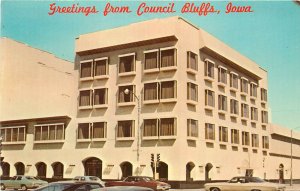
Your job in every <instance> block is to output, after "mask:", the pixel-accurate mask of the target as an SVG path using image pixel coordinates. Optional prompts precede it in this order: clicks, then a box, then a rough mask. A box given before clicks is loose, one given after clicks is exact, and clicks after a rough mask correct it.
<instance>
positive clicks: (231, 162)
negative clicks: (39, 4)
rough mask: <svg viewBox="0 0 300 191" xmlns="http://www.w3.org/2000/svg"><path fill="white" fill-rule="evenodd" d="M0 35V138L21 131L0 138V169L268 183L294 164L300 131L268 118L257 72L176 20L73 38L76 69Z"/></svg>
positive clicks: (263, 76)
mask: <svg viewBox="0 0 300 191" xmlns="http://www.w3.org/2000/svg"><path fill="white" fill-rule="evenodd" d="M2 40H4V41H5V42H6V44H7V46H8V47H5V50H6V54H5V57H4V58H1V59H2V60H5V62H4V63H5V64H4V66H5V67H7V68H8V69H6V70H4V71H6V72H5V74H6V76H2V75H1V77H2V79H1V85H2V87H3V88H1V89H4V90H7V93H5V94H2V93H1V97H3V99H2V100H1V102H0V103H1V105H2V104H3V105H4V106H5V107H1V113H0V116H1V119H0V121H1V134H2V135H4V136H5V137H9V135H10V136H11V137H14V136H12V134H14V135H15V133H14V132H17V131H18V132H21V135H20V137H22V138H21V139H20V140H21V141H20V142H19V141H18V140H19V139H18V138H17V139H16V138H14V139H12V138H11V139H4V142H3V143H4V144H5V145H4V147H3V152H2V153H3V156H4V163H3V165H2V171H3V175H7V176H12V175H15V174H20V173H23V174H24V173H25V174H30V175H38V176H41V177H45V178H72V177H74V176H76V175H95V176H98V177H100V178H102V179H120V178H122V177H126V176H128V175H147V176H154V174H155V177H156V178H160V179H162V180H168V181H179V182H181V181H209V180H224V179H229V178H231V177H232V176H236V175H245V174H249V175H250V174H254V175H255V176H259V177H262V178H266V179H274V180H278V179H279V178H282V179H289V178H290V177H289V175H290V174H291V173H290V172H291V164H293V165H292V166H293V169H297V167H298V168H299V166H300V158H299V156H300V153H299V152H300V149H299V141H300V135H299V133H298V134H297V133H295V132H294V138H293V139H289V138H290V136H289V134H288V130H284V128H282V127H278V126H273V125H270V123H269V121H268V115H269V109H268V108H269V105H268V99H267V97H268V96H267V92H268V90H267V89H268V87H267V72H266V71H265V70H264V69H262V68H261V67H260V66H259V65H257V64H256V63H255V62H253V61H252V60H250V59H248V58H246V57H245V56H243V55H241V54H240V53H238V52H237V51H235V50H234V49H232V48H230V47H229V46H228V45H226V44H224V43H223V42H221V41H220V40H218V39H216V38H215V37H213V36H212V35H210V34H209V33H207V32H205V31H204V30H202V29H200V28H197V27H195V26H194V25H192V24H191V23H189V22H187V21H186V20H184V19H182V18H180V17H171V18H166V19H154V20H149V21H144V22H140V23H134V24H131V25H128V26H124V27H119V28H114V29H109V30H104V31H99V32H94V33H89V34H83V35H80V36H79V37H78V38H77V39H76V45H75V51H76V59H75V65H72V64H71V63H69V62H66V61H63V60H61V59H58V58H55V57H54V56H53V55H51V54H49V53H45V52H42V51H40V50H36V49H33V48H30V47H27V46H26V45H24V44H21V43H17V42H14V41H11V40H9V39H2ZM1 44H5V43H1ZM17 48H20V49H22V51H21V50H20V51H18V52H25V53H24V54H23V55H22V54H18V55H16V54H14V51H13V50H16V49H17ZM23 49H24V50H23ZM26 51H28V52H26ZM20 60H22V65H20V68H19V69H20V71H22V72H20V71H19V73H21V74H22V78H19V76H20V75H18V74H19V73H18V72H17V71H15V69H16V68H15V67H14V66H15V65H16V64H18V63H19V62H20ZM12 64H13V65H12ZM23 64H24V65H23ZM25 64H27V65H28V66H27V65H25ZM7 65H8V66H7ZM23 67H24V68H26V70H25V69H24V70H21V68H23ZM72 67H73V68H72ZM2 68H3V67H2ZM8 75H10V76H15V78H13V79H11V78H9V76H8ZM20 79H22V81H21V82H20ZM15 85H17V86H21V87H22V88H15ZM23 91H24V93H23V94H22V92H23ZM15 94H17V95H18V96H16V95H15ZM14 96H15V97H14ZM13 98H16V99H13ZM21 98H22V99H21ZM22 100H28V102H22ZM8 103H13V104H8ZM17 103H18V104H17ZM19 107H20V108H19ZM6 111H7V113H6ZM2 113H5V115H2ZM8 129H12V130H8ZM9 133H10V134H9ZM19 134H20V133H19ZM19 134H18V135H19ZM290 140H292V144H291V142H290ZM290 145H293V147H294V148H293V147H292V148H293V151H292V155H293V157H291V153H290V152H289V151H290V149H288V148H290ZM34 155H35V156H36V155H38V156H41V157H37V158H32V157H31V156H34ZM19 156H22V157H19ZM54 156H55V157H54ZM288 157H290V158H288ZM20 166H21V167H20ZM154 166H156V168H155V167H154ZM19 169H22V170H19ZM282 173H283V174H284V175H282ZM293 178H298V179H299V178H300V174H299V172H298V171H296V170H294V171H293Z"/></svg>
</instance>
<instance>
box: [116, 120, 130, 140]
mask: <svg viewBox="0 0 300 191" xmlns="http://www.w3.org/2000/svg"><path fill="white" fill-rule="evenodd" d="M117 137H134V120H126V121H118V129H117Z"/></svg>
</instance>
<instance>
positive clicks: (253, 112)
mask: <svg viewBox="0 0 300 191" xmlns="http://www.w3.org/2000/svg"><path fill="white" fill-rule="evenodd" d="M251 120H255V121H257V120H258V112H257V108H255V107H251Z"/></svg>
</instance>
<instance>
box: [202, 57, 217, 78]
mask: <svg viewBox="0 0 300 191" xmlns="http://www.w3.org/2000/svg"><path fill="white" fill-rule="evenodd" d="M204 66H205V68H204V71H205V76H207V77H210V78H214V67H215V64H214V63H213V62H212V61H210V60H208V59H206V60H205V64H204Z"/></svg>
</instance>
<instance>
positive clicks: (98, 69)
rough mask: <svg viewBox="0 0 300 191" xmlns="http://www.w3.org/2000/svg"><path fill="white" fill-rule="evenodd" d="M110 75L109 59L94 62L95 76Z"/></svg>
mask: <svg viewBox="0 0 300 191" xmlns="http://www.w3.org/2000/svg"><path fill="white" fill-rule="evenodd" d="M104 75H108V58H107V57H105V58H99V59H95V61H94V76H95V77H96V76H104Z"/></svg>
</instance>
